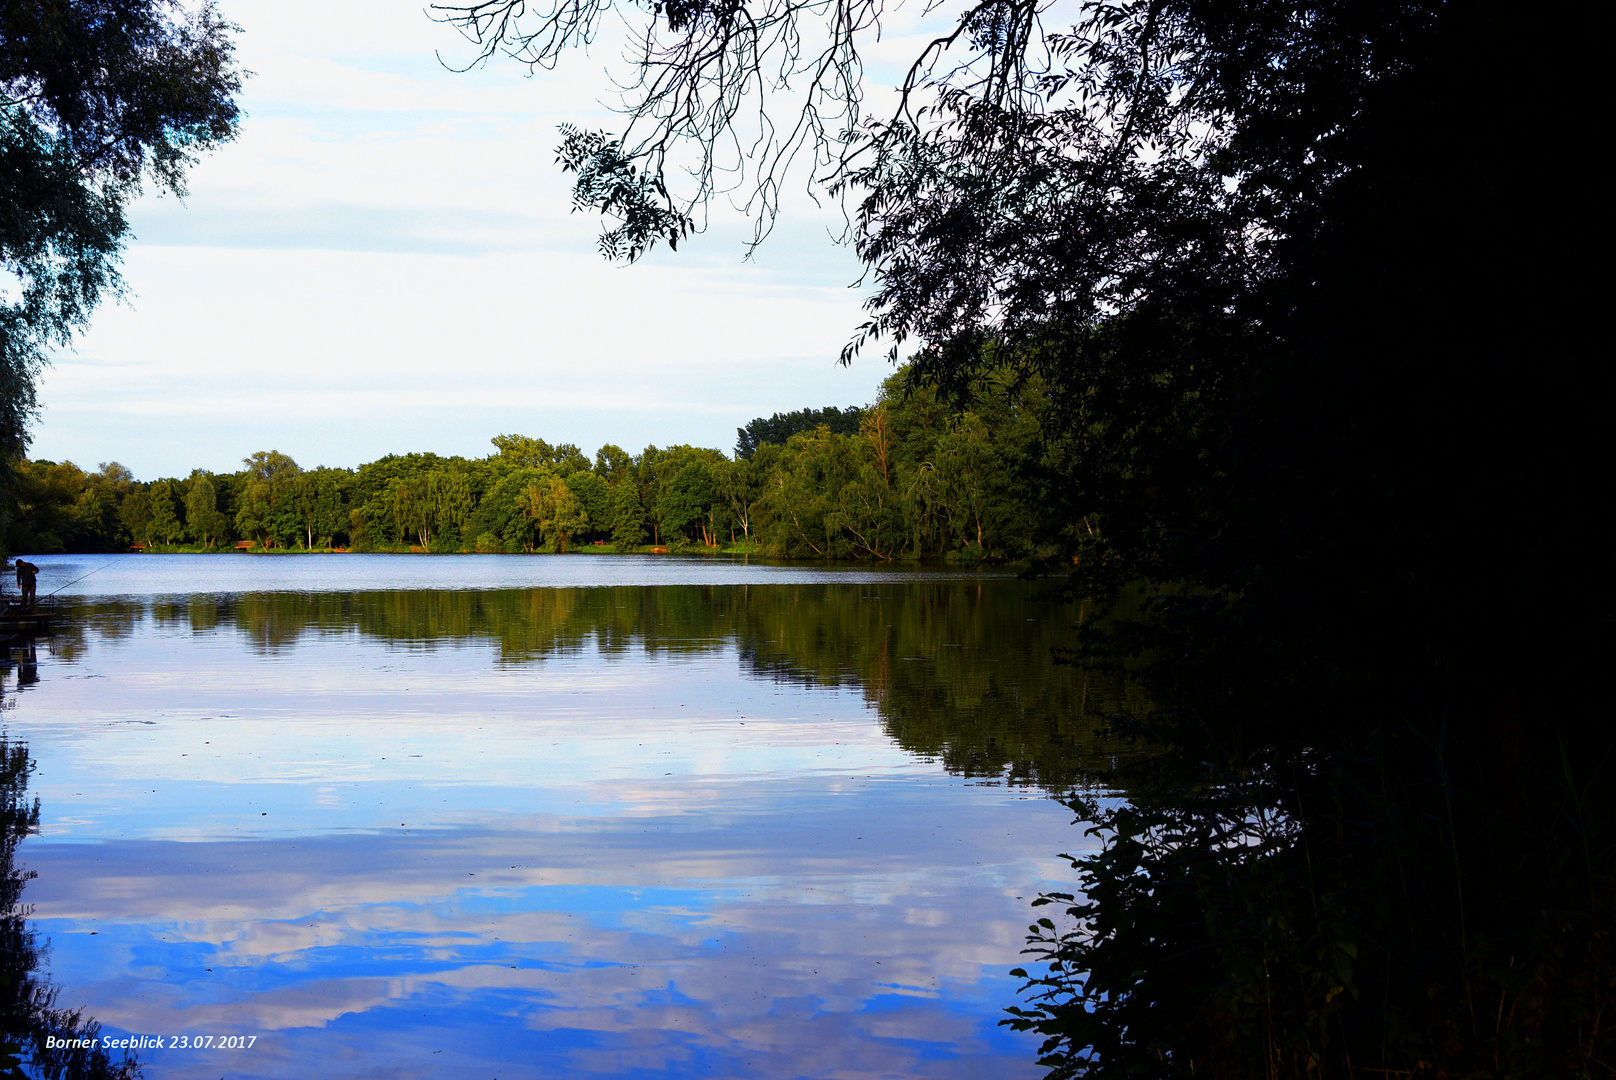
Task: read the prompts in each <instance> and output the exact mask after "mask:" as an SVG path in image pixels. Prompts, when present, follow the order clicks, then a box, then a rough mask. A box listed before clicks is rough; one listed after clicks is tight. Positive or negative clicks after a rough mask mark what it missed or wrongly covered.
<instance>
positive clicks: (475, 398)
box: [32, 0, 890, 479]
mask: <svg viewBox="0 0 1616 1080" xmlns="http://www.w3.org/2000/svg"><path fill="white" fill-rule="evenodd" d="M220 6H221V7H222V9H223V11H224V12H225V14H226V15H227V16H228V17H229V18H231V19H232V20H234V21H235V22H237V23H239V24H240V26H241V27H242V33H241V36H240V58H241V61H242V63H243V66H245V67H246V68H247V69H249V70H251V71H252V72H254V74H253V76H252V78H251V79H249V81H248V83H247V87H246V91H245V94H244V96H243V104H244V106H245V110H246V119H245V120H244V122H243V123H242V127H241V136H240V138H239V139H238V140H237V141H236V142H235V143H233V144H231V145H229V146H227V147H225V148H224V149H222V150H220V151H218V152H216V153H215V154H213V155H211V156H210V157H208V158H207V159H206V160H204V161H203V162H202V164H201V165H200V166H199V167H198V168H197V169H196V170H195V171H194V172H193V173H192V175H191V179H190V194H189V196H188V197H187V198H186V199H185V200H184V202H180V201H178V200H175V199H174V198H172V197H164V198H157V197H147V198H145V199H143V200H141V201H140V202H139V203H138V204H136V205H135V206H134V207H133V212H132V215H131V219H132V222H133V227H134V233H135V238H134V240H133V241H132V243H131V244H130V246H129V249H128V252H127V254H126V256H125V260H124V274H125V277H126V280H127V283H128V286H129V290H130V297H129V299H128V301H127V302H126V303H121V304H109V305H107V306H105V307H103V308H102V309H101V310H100V311H99V312H98V313H97V314H96V316H95V322H94V326H93V328H92V329H91V330H90V332H88V333H87V334H85V335H83V336H82V337H81V338H80V339H79V340H78V342H77V345H76V348H75V349H73V350H71V351H66V352H63V353H60V354H58V355H57V357H56V359H55V361H54V364H53V366H52V367H51V368H50V369H48V370H47V371H46V373H45V375H44V378H43V382H42V387H41V389H42V393H41V401H42V403H43V406H44V408H43V412H42V415H41V417H40V420H39V422H38V424H37V425H36V427H35V429H34V443H33V450H32V456H34V457H36V458H49V459H52V460H58V461H60V460H72V461H75V462H77V463H78V464H79V465H81V466H83V467H86V468H94V467H96V466H97V465H98V464H99V463H100V462H104V461H112V460H116V461H120V462H122V463H123V464H125V465H127V466H129V467H130V468H131V469H133V470H134V472H135V475H136V476H137V477H141V478H145V479H152V478H156V477H158V476H168V475H184V474H186V473H188V472H189V471H190V470H191V469H192V468H195V467H202V468H206V469H210V470H215V471H228V470H233V469H235V468H237V467H238V466H239V462H240V460H241V458H242V457H244V456H246V455H247V454H249V453H251V452H253V451H255V450H268V449H277V450H281V451H283V452H285V453H288V454H290V455H292V457H293V458H295V459H296V460H297V461H298V462H299V464H302V465H304V466H314V465H319V464H325V465H348V466H352V465H357V464H359V463H361V462H364V461H368V460H372V459H374V458H377V457H380V456H382V455H384V454H388V453H404V452H408V451H413V450H430V451H434V452H436V453H439V454H465V455H468V456H477V457H480V456H483V455H484V454H486V453H488V452H489V450H490V449H491V448H490V446H489V443H488V440H489V438H490V437H491V436H493V435H496V434H500V433H502V432H516V433H521V434H527V435H536V436H540V437H542V438H545V439H548V440H550V441H551V442H573V443H577V444H578V445H579V446H580V447H582V448H583V449H584V450H585V452H587V453H593V452H594V450H595V449H596V448H597V447H598V446H600V445H601V444H602V443H607V442H612V443H617V444H618V445H620V446H622V447H624V448H625V449H627V450H629V451H630V452H638V451H639V450H640V449H642V448H644V447H645V446H646V445H647V444H648V443H654V444H657V445H667V444H669V443H679V442H689V443H695V444H697V445H703V446H715V447H720V448H723V449H725V450H730V449H732V448H733V446H734V443H735V429H736V427H738V426H739V425H741V424H744V423H745V422H746V421H748V420H750V419H751V418H752V417H755V416H766V415H769V414H771V413H773V412H776V411H784V410H790V409H795V408H802V407H819V406H824V405H849V404H860V403H864V402H867V401H869V400H871V399H872V397H873V396H874V393H875V390H876V387H877V386H878V384H879V383H880V381H881V380H882V379H883V378H884V377H886V375H888V374H889V373H890V368H889V367H888V365H887V364H886V363H885V362H884V361H883V360H881V359H879V353H875V354H872V355H871V356H870V357H869V358H867V359H864V360H861V361H859V362H856V363H855V364H854V365H853V367H852V368H850V369H849V368H842V367H840V366H838V365H837V364H836V363H835V358H836V356H837V354H838V352H839V351H840V349H841V347H842V345H843V344H844V343H845V342H846V341H847V340H848V338H849V337H850V336H851V334H852V333H853V331H854V329H855V328H856V326H857V325H858V324H859V322H861V321H862V318H863V313H862V311H861V310H860V308H859V301H860V299H861V298H862V295H863V294H862V293H861V292H859V291H858V290H855V289H850V288H849V285H850V284H851V283H852V282H853V281H854V280H855V279H856V278H857V277H858V274H859V266H858V263H857V261H856V260H855V258H854V257H853V255H852V253H851V252H850V251H849V250H847V249H845V248H841V247H838V246H836V245H835V244H834V243H833V242H832V240H831V238H830V230H832V229H833V228H835V226H836V225H837V224H838V223H839V221H840V216H839V214H837V213H832V212H828V211H826V212H818V213H816V212H815V211H814V210H813V208H812V206H811V204H808V203H807V202H806V200H798V202H799V203H801V204H802V205H800V206H796V207H794V208H792V211H791V213H790V214H789V216H788V217H787V218H786V220H784V221H783V222H782V223H781V226H780V227H779V228H778V229H777V230H776V233H775V235H774V236H773V237H772V238H771V239H770V241H769V242H768V243H767V244H766V245H765V246H764V248H763V249H762V250H761V251H760V252H759V253H758V255H757V256H756V257H755V258H754V260H753V261H751V262H745V261H743V259H742V256H743V244H742V241H743V239H744V238H745V237H746V236H747V235H749V227H748V226H747V223H746V221H745V219H744V218H743V217H742V216H741V215H740V214H738V213H735V212H733V211H731V210H729V209H728V208H727V207H726V206H722V205H720V206H718V207H715V209H714V214H713V218H714V220H713V223H712V227H711V228H710V229H709V231H708V232H707V233H706V234H705V235H703V236H700V237H697V238H696V239H695V240H693V241H692V242H691V243H690V244H689V245H681V251H680V252H679V253H677V254H671V255H670V254H669V253H667V252H666V251H661V250H659V252H658V253H657V254H655V255H654V256H653V257H651V258H649V259H648V260H646V261H645V262H643V263H641V264H639V265H636V266H630V267H622V266H614V265H611V264H608V263H607V262H605V261H604V260H603V259H602V258H601V257H600V256H599V254H597V253H596V251H595V247H594V245H595V237H596V234H597V231H598V225H599V219H598V218H595V217H593V216H591V215H587V214H571V213H569V202H568V184H567V182H566V179H565V178H564V177H563V176H562V175H561V174H560V173H559V171H558V170H557V169H556V167H555V166H554V165H553V160H554V148H555V145H556V143H557V142H558V135H557V133H556V126H557V125H558V124H560V123H563V122H566V121H573V122H581V123H583V124H585V125H586V126H596V127H599V126H606V125H608V124H610V122H611V118H610V117H609V116H607V115H606V114H604V113H603V112H601V111H600V108H599V104H598V103H599V101H600V100H601V98H602V96H603V94H604V93H605V91H606V89H607V87H608V83H607V81H606V79H605V77H604V75H603V73H602V72H603V69H604V67H605V65H606V63H607V61H609V60H610V59H612V57H611V56H610V55H606V54H605V51H603V50H602V49H599V48H597V49H596V50H595V51H594V52H593V53H592V54H590V55H583V54H578V55H576V56H574V57H572V58H571V59H572V62H571V63H570V64H567V65H564V66H563V68H562V70H560V71H559V72H557V73H554V74H550V75H541V76H539V77H533V78H529V77H527V76H526V73H525V71H524V70H523V69H522V68H520V67H519V66H517V65H515V64H514V63H510V62H506V63H497V62H496V63H494V64H491V65H489V66H488V67H486V68H483V69H479V70H474V71H471V72H468V73H464V74H456V73H454V72H451V71H448V70H446V69H445V68H444V67H443V66H442V65H441V64H440V63H439V61H438V59H437V57H436V55H435V51H439V50H441V51H442V52H443V53H444V54H445V56H446V57H448V58H465V57H466V56H467V52H466V46H465V44H464V43H463V42H462V41H461V39H460V38H459V37H458V35H456V34H455V32H454V31H453V30H452V29H451V28H449V27H445V26H440V25H436V24H434V23H432V22H431V21H430V20H429V19H428V18H427V17H426V15H425V14H424V13H423V10H422V9H423V5H422V4H421V3H419V2H412V0H343V2H342V3H340V4H332V3H330V2H329V0H321V2H318V3H314V2H305V0H224V2H223V3H222V4H221V5H220ZM687 248H688V250H687Z"/></svg>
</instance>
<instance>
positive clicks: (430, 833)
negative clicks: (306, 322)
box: [3, 556, 1093, 1077]
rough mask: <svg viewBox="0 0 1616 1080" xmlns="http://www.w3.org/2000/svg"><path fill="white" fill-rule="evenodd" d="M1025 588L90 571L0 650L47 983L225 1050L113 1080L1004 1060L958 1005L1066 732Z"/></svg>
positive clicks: (1000, 992)
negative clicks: (29, 632)
mask: <svg viewBox="0 0 1616 1080" xmlns="http://www.w3.org/2000/svg"><path fill="white" fill-rule="evenodd" d="M171 558H173V559H174V560H175V561H174V562H173V563H172V564H171V563H170V559H171ZM101 561H102V562H104V561H106V560H101ZM39 562H40V564H41V566H42V568H43V569H42V574H41V579H40V580H41V586H40V591H41V593H45V592H47V591H49V590H50V589H51V588H54V587H55V586H56V585H58V584H61V583H63V582H65V581H67V580H69V579H70V578H71V577H72V576H74V575H75V574H77V573H83V572H84V570H87V569H89V568H90V567H91V566H94V565H96V561H95V560H89V559H85V558H82V557H80V558H72V559H70V558H61V559H44V558H42V559H40V560H39ZM676 563H677V565H676ZM687 563H691V564H695V565H694V566H693V568H691V569H689V570H685V569H680V567H682V566H684V565H685V564H687ZM299 564H301V566H303V567H308V568H310V569H306V570H305V569H300V568H299ZM326 567H335V569H332V570H327V569H326ZM636 567H639V569H638V570H636V569H635V568H636ZM371 568H374V571H373V572H372V569H371ZM416 568H419V570H417V569H416ZM670 568H671V569H670ZM69 571H72V572H71V573H70V572H69ZM636 573H638V574H639V575H640V576H639V577H636V576H635V575H636ZM326 574H332V575H338V576H340V575H343V574H345V575H346V576H347V578H348V579H349V581H350V583H351V584H350V586H349V587H348V589H347V591H345V590H344V589H343V588H339V587H338V586H337V585H336V584H333V583H332V581H334V580H335V578H333V579H332V580H331V581H327V580H325V579H323V578H322V583H321V584H319V585H317V586H314V587H301V588H300V590H299V591H301V593H302V594H303V595H295V594H294V589H293V588H291V587H288V586H287V585H286V581H287V579H288V577H289V576H290V577H298V576H301V577H303V578H308V577H311V576H318V575H326ZM682 574H689V575H697V576H700V580H697V581H690V580H678V578H679V575H682ZM726 574H727V575H729V577H728V578H726V577H725V575H726ZM412 575H419V576H418V577H415V578H413V579H412ZM701 575H707V576H701ZM770 575H773V576H772V577H771V576H770ZM480 577H481V578H482V579H483V580H484V585H482V586H480V587H473V584H472V583H475V582H476V581H478V580H479V578H480ZM98 578H99V579H100V580H99V581H98ZM186 581H195V582H197V585H196V587H194V588H193V589H190V590H187V589H183V588H181V587H180V585H182V584H184V582H186ZM591 585H594V586H600V587H598V588H589V587H584V586H591ZM1029 593H1030V590H1029V588H1028V586H1026V585H1025V584H1024V583H1021V582H1018V581H1016V580H1014V579H1013V578H1009V577H1005V576H1002V575H1001V576H980V575H960V574H948V573H926V574H921V575H906V574H904V573H902V572H893V571H870V570H862V571H854V572H852V573H848V572H846V571H821V570H817V569H813V568H807V569H804V568H800V567H766V566H765V567H760V566H756V565H752V566H748V565H745V564H738V563H727V564H726V563H712V562H706V561H703V560H677V561H675V560H666V559H663V560H658V559H646V560H633V559H613V558H588V557H573V558H542V557H535V558H521V557H506V558H503V559H501V558H497V557H496V558H493V559H488V558H480V559H455V558H426V557H422V558H415V559H409V558H402V559H400V558H394V559H381V560H374V559H364V558H362V557H348V556H340V557H323V558H322V557H307V558H303V559H294V558H291V557H282V558H254V557H248V556H239V557H238V556H214V557H196V558H192V559H184V558H183V557H168V556H145V557H133V558H125V559H120V560H114V565H113V566H112V567H109V568H108V569H107V570H104V571H102V572H101V573H99V574H95V575H92V576H90V577H89V578H87V579H85V580H84V581H82V582H80V583H79V584H78V585H76V586H73V587H72V588H71V591H69V590H64V591H63V593H62V595H61V596H59V597H58V598H57V600H56V605H57V607H56V610H57V611H58V612H59V613H60V616H61V622H62V623H63V626H62V629H61V631H60V632H59V634H58V635H57V636H56V637H55V638H53V639H51V640H50V641H48V642H46V641H41V643H40V644H39V645H38V647H37V650H36V658H37V677H38V681H37V682H31V683H27V684H26V685H22V684H23V683H26V682H27V679H28V678H30V677H31V676H29V675H25V672H24V669H23V666H22V665H20V664H18V663H15V662H14V663H13V664H12V665H11V666H10V667H8V669H7V672H6V675H5V683H4V706H5V712H4V714H3V716H4V723H5V729H6V732H7V733H8V735H9V736H10V737H11V738H12V739H14V740H21V741H25V742H26V743H27V744H28V745H29V748H30V752H31V754H32V757H33V760H34V761H35V762H36V766H37V767H36V771H35V772H34V774H33V776H32V777H31V779H30V782H29V792H30V794H31V795H34V796H37V797H38V798H39V799H40V802H41V827H40V831H39V833H38V835H36V836H33V837H31V838H29V839H28V840H26V841H24V842H23V844H22V845H21V847H20V849H19V855H18V860H19V862H20V863H22V864H23V865H25V866H26V867H27V869H29V870H32V871H35V872H37V874H38V877H37V879H35V880H33V881H32V882H30V883H29V884H28V886H27V889H26V892H25V895H24V899H25V901H26V902H27V903H29V904H31V905H32V906H33V921H34V924H35V926H36V928H37V929H38V930H39V931H40V932H41V933H42V934H43V935H44V936H46V937H48V938H49V939H50V941H51V946H52V948H51V953H50V957H49V968H50V975H51V977H52V979H53V980H54V982H55V983H57V984H59V985H60V986H61V987H62V991H61V1001H62V1003H63V1004H68V1005H72V1006H74V1007H80V1006H82V1007H83V1008H84V1009H85V1010H86V1011H87V1012H88V1013H89V1014H92V1015H93V1016H95V1017H96V1018H97V1019H98V1020H100V1021H101V1022H102V1023H103V1025H105V1027H106V1029H107V1031H108V1032H109V1033H122V1032H128V1033H134V1034H169V1035H172V1034H175V1033H179V1032H202V1033H209V1034H215V1035H230V1034H255V1035H258V1036H259V1038H258V1041H257V1043H256V1044H255V1045H254V1047H253V1048H252V1049H250V1050H244V1051H235V1050H232V1051H216V1050H208V1051H187V1050H172V1049H165V1050H162V1051H151V1052H147V1053H145V1054H143V1055H142V1059H143V1060H144V1061H145V1062H146V1065H147V1075H148V1076H150V1077H169V1076H174V1077H191V1076H195V1077H204V1076H206V1077H214V1076H219V1075H221V1074H224V1075H229V1076H231V1077H257V1076H262V1077H285V1076H297V1077H304V1076H308V1075H311V1069H313V1070H314V1071H315V1072H316V1073H317V1074H318V1075H321V1076H330V1077H373V1076H375V1077H384V1076H385V1077H395V1076H400V1077H402V1076H490V1077H526V1076H534V1077H539V1076H575V1075H602V1076H623V1075H634V1076H685V1075H692V1076H694V1075H700V1076H720V1077H722V1076H736V1077H757V1076H769V1077H774V1076H803V1077H825V1076H872V1077H873V1076H916V1077H930V1076H936V1077H965V1076H993V1077H1014V1076H1027V1077H1034V1076H1039V1075H1041V1072H1042V1071H1041V1070H1040V1069H1038V1068H1037V1066H1036V1064H1035V1056H1036V1055H1035V1050H1036V1045H1035V1041H1034V1040H1030V1039H1028V1038H1027V1037H1025V1036H1021V1035H1017V1034H1015V1033H1011V1032H1008V1031H1006V1030H1004V1029H1001V1028H999V1027H997V1021H998V1020H999V1018H1000V1017H1001V1016H1002V1015H1003V1012H1002V1010H1003V1008H1004V1007H1005V1006H1006V1005H1009V1004H1014V1003H1015V1000H1016V999H1015V985H1016V981H1015V980H1013V979H1010V978H1009V977H1008V975H1007V971H1008V969H1009V968H1010V967H1012V966H1014V965H1015V964H1016V963H1018V961H1019V957H1018V952H1019V949H1020V947H1021V943H1022V939H1023V936H1024V934H1025V930H1026V924H1027V922H1029V921H1030V918H1031V915H1032V914H1034V913H1032V912H1030V910H1029V908H1028V906H1027V904H1028V902H1029V901H1030V900H1031V899H1032V898H1033V897H1034V896H1035V895H1036V893H1037V892H1038V891H1039V889H1041V888H1051V887H1068V886H1069V871H1068V870H1067V868H1066V864H1065V862H1064V860H1061V859H1059V858H1058V853H1059V852H1062V851H1073V850H1075V849H1076V848H1078V847H1080V846H1082V845H1083V844H1084V842H1085V841H1084V838H1083V837H1082V836H1081V833H1080V831H1079V830H1077V829H1074V828H1073V827H1072V826H1071V824H1070V815H1069V813H1068V812H1067V811H1066V810H1065V809H1064V808H1063V807H1062V806H1060V805H1059V804H1057V803H1055V802H1053V801H1052V800H1050V799H1049V798H1048V797H1047V792H1048V791H1049V790H1052V789H1058V787H1059V786H1060V783H1057V781H1060V782H1062V783H1063V782H1064V780H1065V779H1066V778H1069V777H1070V776H1072V775H1075V774H1076V772H1075V771H1076V770H1077V766H1076V765H1074V764H1072V763H1073V762H1075V761H1078V760H1080V759H1082V758H1083V756H1084V755H1085V754H1091V753H1092V749H1093V748H1092V746H1091V745H1090V744H1089V743H1087V742H1085V739H1088V738H1090V737H1091V736H1090V735H1089V734H1086V733H1085V732H1086V729H1085V727H1084V725H1083V724H1082V723H1081V722H1079V721H1077V720H1074V719H1073V714H1074V713H1075V712H1077V711H1080V708H1079V706H1080V705H1081V702H1082V700H1083V698H1082V697H1081V694H1082V693H1084V692H1086V690H1085V689H1084V688H1081V687H1077V686H1075V685H1073V686H1064V685H1063V684H1061V683H1060V680H1061V679H1069V678H1070V673H1066V672H1064V670H1062V671H1061V672H1053V671H1052V669H1050V668H1049V666H1048V661H1047V651H1048V648H1047V646H1048V642H1049V641H1050V640H1054V639H1055V638H1057V637H1058V636H1059V635H1060V634H1062V633H1064V628H1065V627H1066V626H1068V625H1069V624H1070V622H1071V621H1072V613H1071V611H1070V610H1069V609H1062V608H1059V607H1055V606H1052V605H1047V604H1043V603H1041V602H1038V601H1036V600H1034V599H1032V598H1030V595H1029ZM312 594H319V595H312ZM13 658H14V661H15V660H20V659H23V656H22V654H19V653H15V652H14V654H13ZM1007 702H1012V703H1014V704H1013V705H1007V704H1006V703H1007ZM1074 703H1076V704H1075V705H1074ZM1057 713H1058V714H1059V715H1056V714H1057ZM951 755H952V756H951ZM973 763H974V764H973ZM1052 778H1053V779H1052Z"/></svg>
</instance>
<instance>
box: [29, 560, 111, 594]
mask: <svg viewBox="0 0 1616 1080" xmlns="http://www.w3.org/2000/svg"><path fill="white" fill-rule="evenodd" d="M111 565H112V563H109V562H106V563H102V564H101V565H100V566H98V567H96V568H95V570H89V571H86V572H85V573H82V574H80V575H79V576H78V577H76V578H74V579H73V580H72V581H69V582H68V583H67V585H77V584H78V583H79V582H81V581H83V580H84V579H85V578H87V577H89V576H90V575H91V574H93V573H95V572H96V570H105V569H106V568H107V567H109V566H111ZM67 585H58V586H56V588H54V589H52V590H51V591H50V592H48V593H46V594H45V599H46V600H49V599H50V598H51V597H53V596H55V595H56V594H57V593H59V592H61V591H62V590H63V589H65V588H67Z"/></svg>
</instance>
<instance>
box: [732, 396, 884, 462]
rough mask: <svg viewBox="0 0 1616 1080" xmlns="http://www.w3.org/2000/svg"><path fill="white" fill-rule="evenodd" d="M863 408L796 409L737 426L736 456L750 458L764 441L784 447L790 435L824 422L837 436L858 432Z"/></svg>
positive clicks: (855, 406)
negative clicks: (740, 426)
mask: <svg viewBox="0 0 1616 1080" xmlns="http://www.w3.org/2000/svg"><path fill="white" fill-rule="evenodd" d="M863 415H864V410H863V409H861V408H859V407H858V406H857V405H849V406H848V407H847V408H845V409H838V408H837V407H836V406H834V405H831V406H828V407H826V408H823V409H797V410H796V411H795V412H788V413H775V414H774V415H773V416H771V417H769V418H768V419H767V420H765V419H764V418H763V417H761V416H760V417H758V418H757V419H756V420H753V421H752V422H751V423H749V424H747V425H746V426H745V427H743V428H736V429H735V456H736V457H738V458H746V459H748V460H750V459H751V457H752V454H753V453H754V452H755V451H756V450H757V448H758V447H760V446H762V445H763V444H764V443H774V444H775V445H776V446H784V445H785V442H786V440H787V439H789V438H791V436H793V435H796V434H799V433H801V432H804V431H812V430H814V428H816V427H819V426H820V425H824V426H825V427H828V428H830V429H831V431H833V432H835V433H836V434H837V435H856V434H858V429H859V419H860V418H861V417H862V416H863Z"/></svg>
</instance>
